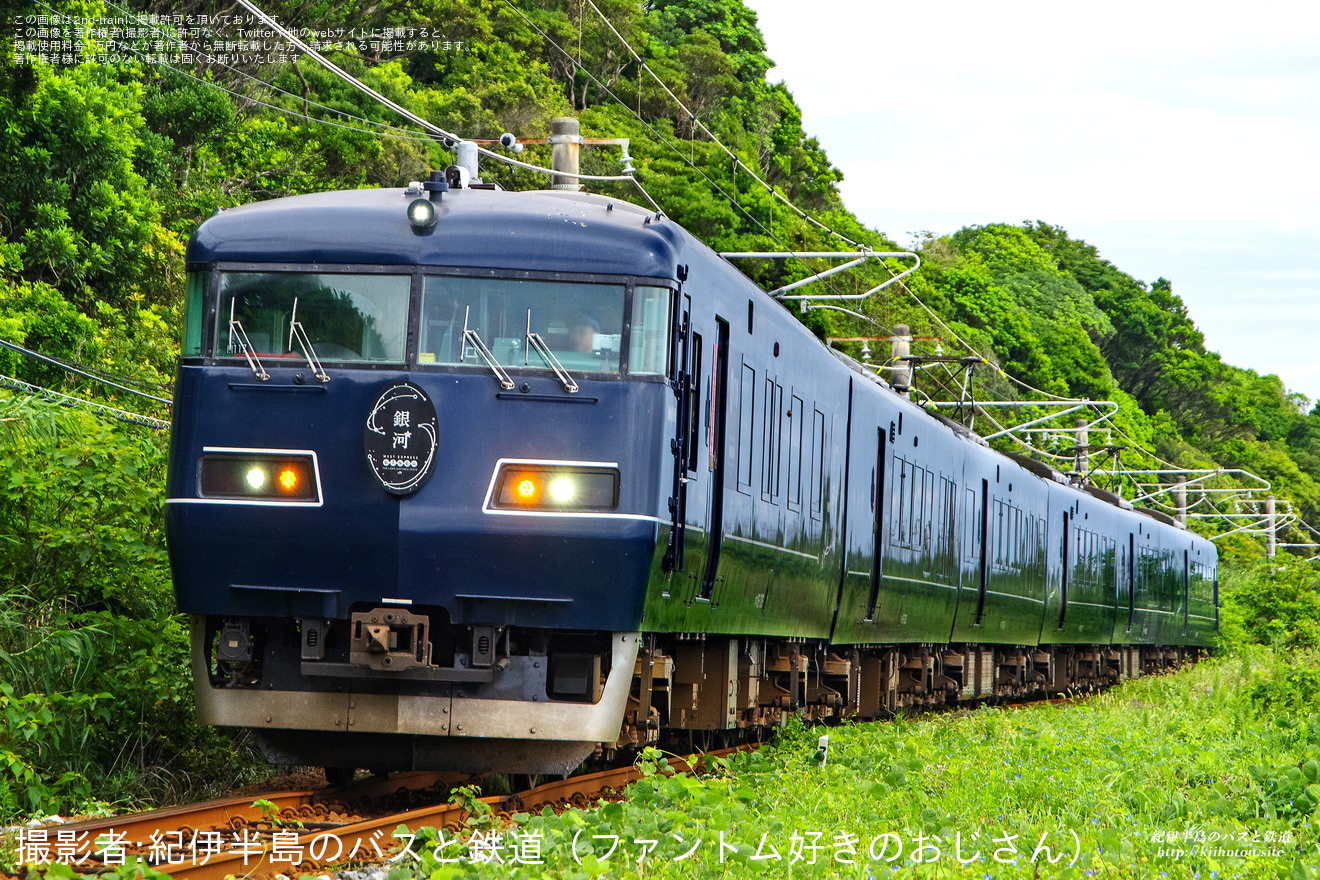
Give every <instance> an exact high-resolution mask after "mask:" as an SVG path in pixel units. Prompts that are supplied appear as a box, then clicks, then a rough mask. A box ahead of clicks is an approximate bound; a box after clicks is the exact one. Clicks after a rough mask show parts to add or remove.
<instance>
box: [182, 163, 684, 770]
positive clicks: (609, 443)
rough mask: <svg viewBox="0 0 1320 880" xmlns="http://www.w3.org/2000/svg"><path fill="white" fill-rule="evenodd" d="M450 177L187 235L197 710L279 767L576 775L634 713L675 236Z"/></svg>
mask: <svg viewBox="0 0 1320 880" xmlns="http://www.w3.org/2000/svg"><path fill="white" fill-rule="evenodd" d="M428 187H429V188H430V191H429V192H428V191H421V192H418V191H416V189H417V188H415V187H414V188H412V190H413V191H402V190H399V189H392V190H362V191H356V192H345V193H324V194H318V195H308V196H298V197H292V198H286V199H279V200H276V201H272V202H266V203H260V204H254V205H249V206H245V207H241V208H236V209H233V210H230V211H225V212H223V213H219V214H217V215H216V216H214V217H212V218H211V219H210V220H208V221H207V222H206V223H204V224H203V225H202V227H201V228H200V229H199V230H198V232H197V234H196V235H195V236H194V237H193V239H192V241H191V242H190V244H189V249H188V270H189V276H188V308H187V317H186V322H185V323H186V329H185V339H184V344H183V351H182V359H181V362H180V367H179V371H178V377H177V390H176V409H175V419H174V426H173V434H172V438H171V456H170V475H169V485H168V496H169V500H168V516H167V529H168V538H169V548H170V557H171V565H172V569H173V574H174V584H175V593H176V597H177V601H178V606H179V608H180V610H182V611H184V612H186V613H188V614H190V615H191V616H192V617H191V619H192V646H193V648H192V653H193V657H192V662H193V669H194V673H195V680H196V691H197V706H198V712H199V715H200V717H201V719H202V720H203V721H205V722H208V723H211V724H217V725H230V726H238V727H248V728H252V729H254V730H256V731H257V732H258V734H259V739H260V741H261V742H262V744H263V747H264V749H265V750H266V753H267V756H268V757H269V758H271V759H272V760H273V761H276V762H280V763H299V764H314V765H321V766H326V767H332V768H334V767H338V768H343V767H370V768H374V769H382V770H383V769H398V768H433V769H461V770H467V771H479V770H486V769H492V770H502V771H509V772H531V773H535V772H566V771H567V770H568V769H569V768H571V767H573V766H576V765H577V764H578V763H579V762H580V761H581V760H582V759H583V758H584V757H585V756H586V755H588V754H590V753H591V752H592V750H593V749H595V748H596V747H597V745H598V744H599V743H601V742H612V741H614V740H615V738H616V737H617V736H618V735H619V727H620V719H621V718H622V717H623V714H624V709H625V705H626V703H627V700H628V697H629V693H628V691H629V685H630V683H631V679H632V676H633V670H634V663H635V658H636V654H637V647H638V631H639V629H640V625H641V616H642V607H643V599H644V595H645V584H646V579H647V576H648V571H649V567H650V565H651V563H652V560H653V557H654V556H655V554H656V546H657V540H658V537H659V529H660V523H661V522H662V519H663V514H664V510H663V506H664V504H665V503H666V501H667V499H668V494H669V493H668V486H667V485H665V484H664V479H665V475H666V474H668V473H669V472H671V471H672V469H673V468H672V454H671V451H670V449H669V446H668V440H667V437H668V436H669V435H670V434H672V427H670V428H668V429H667V428H666V424H671V425H672V422H673V419H674V418H675V407H676V404H675V402H674V395H673V393H672V391H670V389H669V386H668V384H667V380H668V378H669V377H668V375H667V374H668V372H669V370H670V369H671V365H670V350H671V345H672V339H671V336H672V333H673V309H674V290H675V288H676V286H677V285H676V283H675V282H674V281H673V280H671V279H672V278H673V276H674V274H675V267H676V263H677V261H676V259H675V248H676V246H677V245H676V243H675V239H674V237H673V236H674V230H673V228H672V225H671V224H663V223H652V222H651V218H649V217H647V216H646V215H645V214H643V212H642V211H641V210H640V209H638V208H635V207H633V206H631V205H628V204H626V203H621V202H617V201H615V202H612V201H611V200H608V199H605V198H599V197H592V196H583V195H578V194H561V193H551V192H538V193H523V194H510V193H502V192H495V191H489V190H487V191H483V190H480V189H471V188H469V189H464V190H456V191H450V192H440V191H439V189H440V187H438V186H434V185H431V184H428ZM419 202H421V204H419ZM666 462H668V464H667V469H666Z"/></svg>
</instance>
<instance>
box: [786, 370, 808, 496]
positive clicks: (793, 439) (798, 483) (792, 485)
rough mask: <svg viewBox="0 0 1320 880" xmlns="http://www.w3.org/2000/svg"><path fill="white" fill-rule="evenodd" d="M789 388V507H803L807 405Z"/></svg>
mask: <svg viewBox="0 0 1320 880" xmlns="http://www.w3.org/2000/svg"><path fill="white" fill-rule="evenodd" d="M793 392H794V389H792V388H790V389H789V398H790V402H789V409H788V420H789V421H788V501H787V504H788V509H789V510H792V511H798V510H801V509H802V440H803V426H804V423H805V422H806V418H805V414H806V407H805V405H804V404H803V402H802V398H801V397H799V396H798V395H797V394H795V393H793Z"/></svg>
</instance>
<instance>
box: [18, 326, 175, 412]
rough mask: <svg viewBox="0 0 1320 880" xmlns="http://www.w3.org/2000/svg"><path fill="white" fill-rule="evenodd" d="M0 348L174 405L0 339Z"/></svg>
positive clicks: (164, 399)
mask: <svg viewBox="0 0 1320 880" xmlns="http://www.w3.org/2000/svg"><path fill="white" fill-rule="evenodd" d="M0 348H7V349H9V350H10V351H13V352H16V353H18V354H21V355H26V356H27V357H30V358H34V359H36V360H39V361H44V362H45V363H48V364H51V365H53V366H56V367H59V368H60V369H63V370H68V371H69V372H70V373H77V374H78V375H79V376H83V377H86V378H88V379H93V380H95V381H97V382H101V383H103V384H105V385H109V386H110V387H111V388H118V389H119V390H120V391H127V392H128V393H129V394H136V395H137V396H138V397H145V398H147V399H148V400H154V401H156V402H157V403H163V404H165V405H166V406H171V405H173V403H174V401H172V400H169V399H167V398H164V397H157V396H156V395H154V394H148V393H146V392H145V391H139V390H137V389H135V388H130V387H128V386H127V385H121V384H119V383H118V382H113V381H111V380H109V379H107V378H105V377H104V376H97V375H95V374H93V373H89V372H87V371H85V370H80V369H78V368H77V367H74V366H72V365H70V364H68V363H65V362H64V361H60V360H57V359H55V358H52V357H47V356H46V355H44V354H41V353H40V352H36V351H32V350H31V349H27V348H24V347H23V346H21V345H15V344H14V343H12V342H6V341H5V340H3V339H0Z"/></svg>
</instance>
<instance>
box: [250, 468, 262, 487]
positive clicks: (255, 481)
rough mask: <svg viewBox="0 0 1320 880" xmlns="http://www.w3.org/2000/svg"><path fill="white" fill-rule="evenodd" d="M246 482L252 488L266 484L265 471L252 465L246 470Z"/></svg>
mask: <svg viewBox="0 0 1320 880" xmlns="http://www.w3.org/2000/svg"><path fill="white" fill-rule="evenodd" d="M247 484H248V485H249V486H251V487H252V488H253V489H260V488H261V487H262V486H264V485H266V472H265V471H264V470H262V469H261V468H259V467H254V468H252V469H250V470H249V471H248V472H247Z"/></svg>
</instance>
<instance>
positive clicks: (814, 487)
mask: <svg viewBox="0 0 1320 880" xmlns="http://www.w3.org/2000/svg"><path fill="white" fill-rule="evenodd" d="M812 419H813V420H812V425H811V515H812V516H814V517H817V518H819V517H820V514H821V508H822V499H821V496H822V495H823V494H824V492H825V416H824V414H823V413H821V411H820V410H816V414H815V415H814V416H813V417H812Z"/></svg>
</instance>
